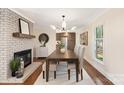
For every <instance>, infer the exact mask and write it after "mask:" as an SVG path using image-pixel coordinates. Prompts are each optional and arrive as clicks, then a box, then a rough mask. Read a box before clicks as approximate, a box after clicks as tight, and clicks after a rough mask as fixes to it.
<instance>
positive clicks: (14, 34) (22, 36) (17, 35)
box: [12, 32, 35, 39]
mask: <svg viewBox="0 0 124 93" xmlns="http://www.w3.org/2000/svg"><path fill="white" fill-rule="evenodd" d="M12 36H13V37H16V38H26V39H32V38H35V36H34V35H28V34H22V33H19V32H15V33H13V34H12Z"/></svg>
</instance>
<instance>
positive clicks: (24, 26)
mask: <svg viewBox="0 0 124 93" xmlns="http://www.w3.org/2000/svg"><path fill="white" fill-rule="evenodd" d="M19 28H20V33H22V34H28V35H29V34H30V31H29V30H30V29H29V23H28V22H26V21H24V20H22V19H19Z"/></svg>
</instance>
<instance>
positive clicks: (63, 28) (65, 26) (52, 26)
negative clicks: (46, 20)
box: [50, 15, 76, 32]
mask: <svg viewBox="0 0 124 93" xmlns="http://www.w3.org/2000/svg"><path fill="white" fill-rule="evenodd" d="M50 27H51V28H52V29H53V30H55V31H56V32H62V31H66V32H67V31H73V30H75V29H76V26H73V27H72V28H71V29H70V30H67V29H66V28H67V23H66V21H65V15H62V27H61V28H60V29H58V28H57V27H56V26H54V25H50Z"/></svg>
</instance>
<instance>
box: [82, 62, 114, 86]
mask: <svg viewBox="0 0 124 93" xmlns="http://www.w3.org/2000/svg"><path fill="white" fill-rule="evenodd" d="M83 65H84V69H85V70H86V72H87V73H88V74H89V76H90V77H91V78H92V79H93V81H94V82H95V84H97V85H99V83H101V84H103V85H114V84H113V83H112V82H111V81H110V80H109V79H107V78H106V77H105V76H104V75H103V74H102V73H100V72H99V71H98V70H97V69H95V68H94V67H93V66H92V65H91V64H89V63H88V62H87V61H86V60H84V64H83Z"/></svg>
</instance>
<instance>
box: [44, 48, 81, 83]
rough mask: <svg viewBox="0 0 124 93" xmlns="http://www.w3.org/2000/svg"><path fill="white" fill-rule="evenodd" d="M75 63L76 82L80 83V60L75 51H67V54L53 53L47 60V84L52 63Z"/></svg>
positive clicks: (56, 51)
mask: <svg viewBox="0 0 124 93" xmlns="http://www.w3.org/2000/svg"><path fill="white" fill-rule="evenodd" d="M53 61H54V62H63V61H65V62H74V63H75V67H76V82H78V73H79V60H78V57H77V56H76V54H75V53H74V51H72V50H66V51H65V53H61V52H60V51H58V50H55V51H54V52H52V54H51V55H49V56H48V57H47V58H46V82H48V81H49V65H50V62H53Z"/></svg>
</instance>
